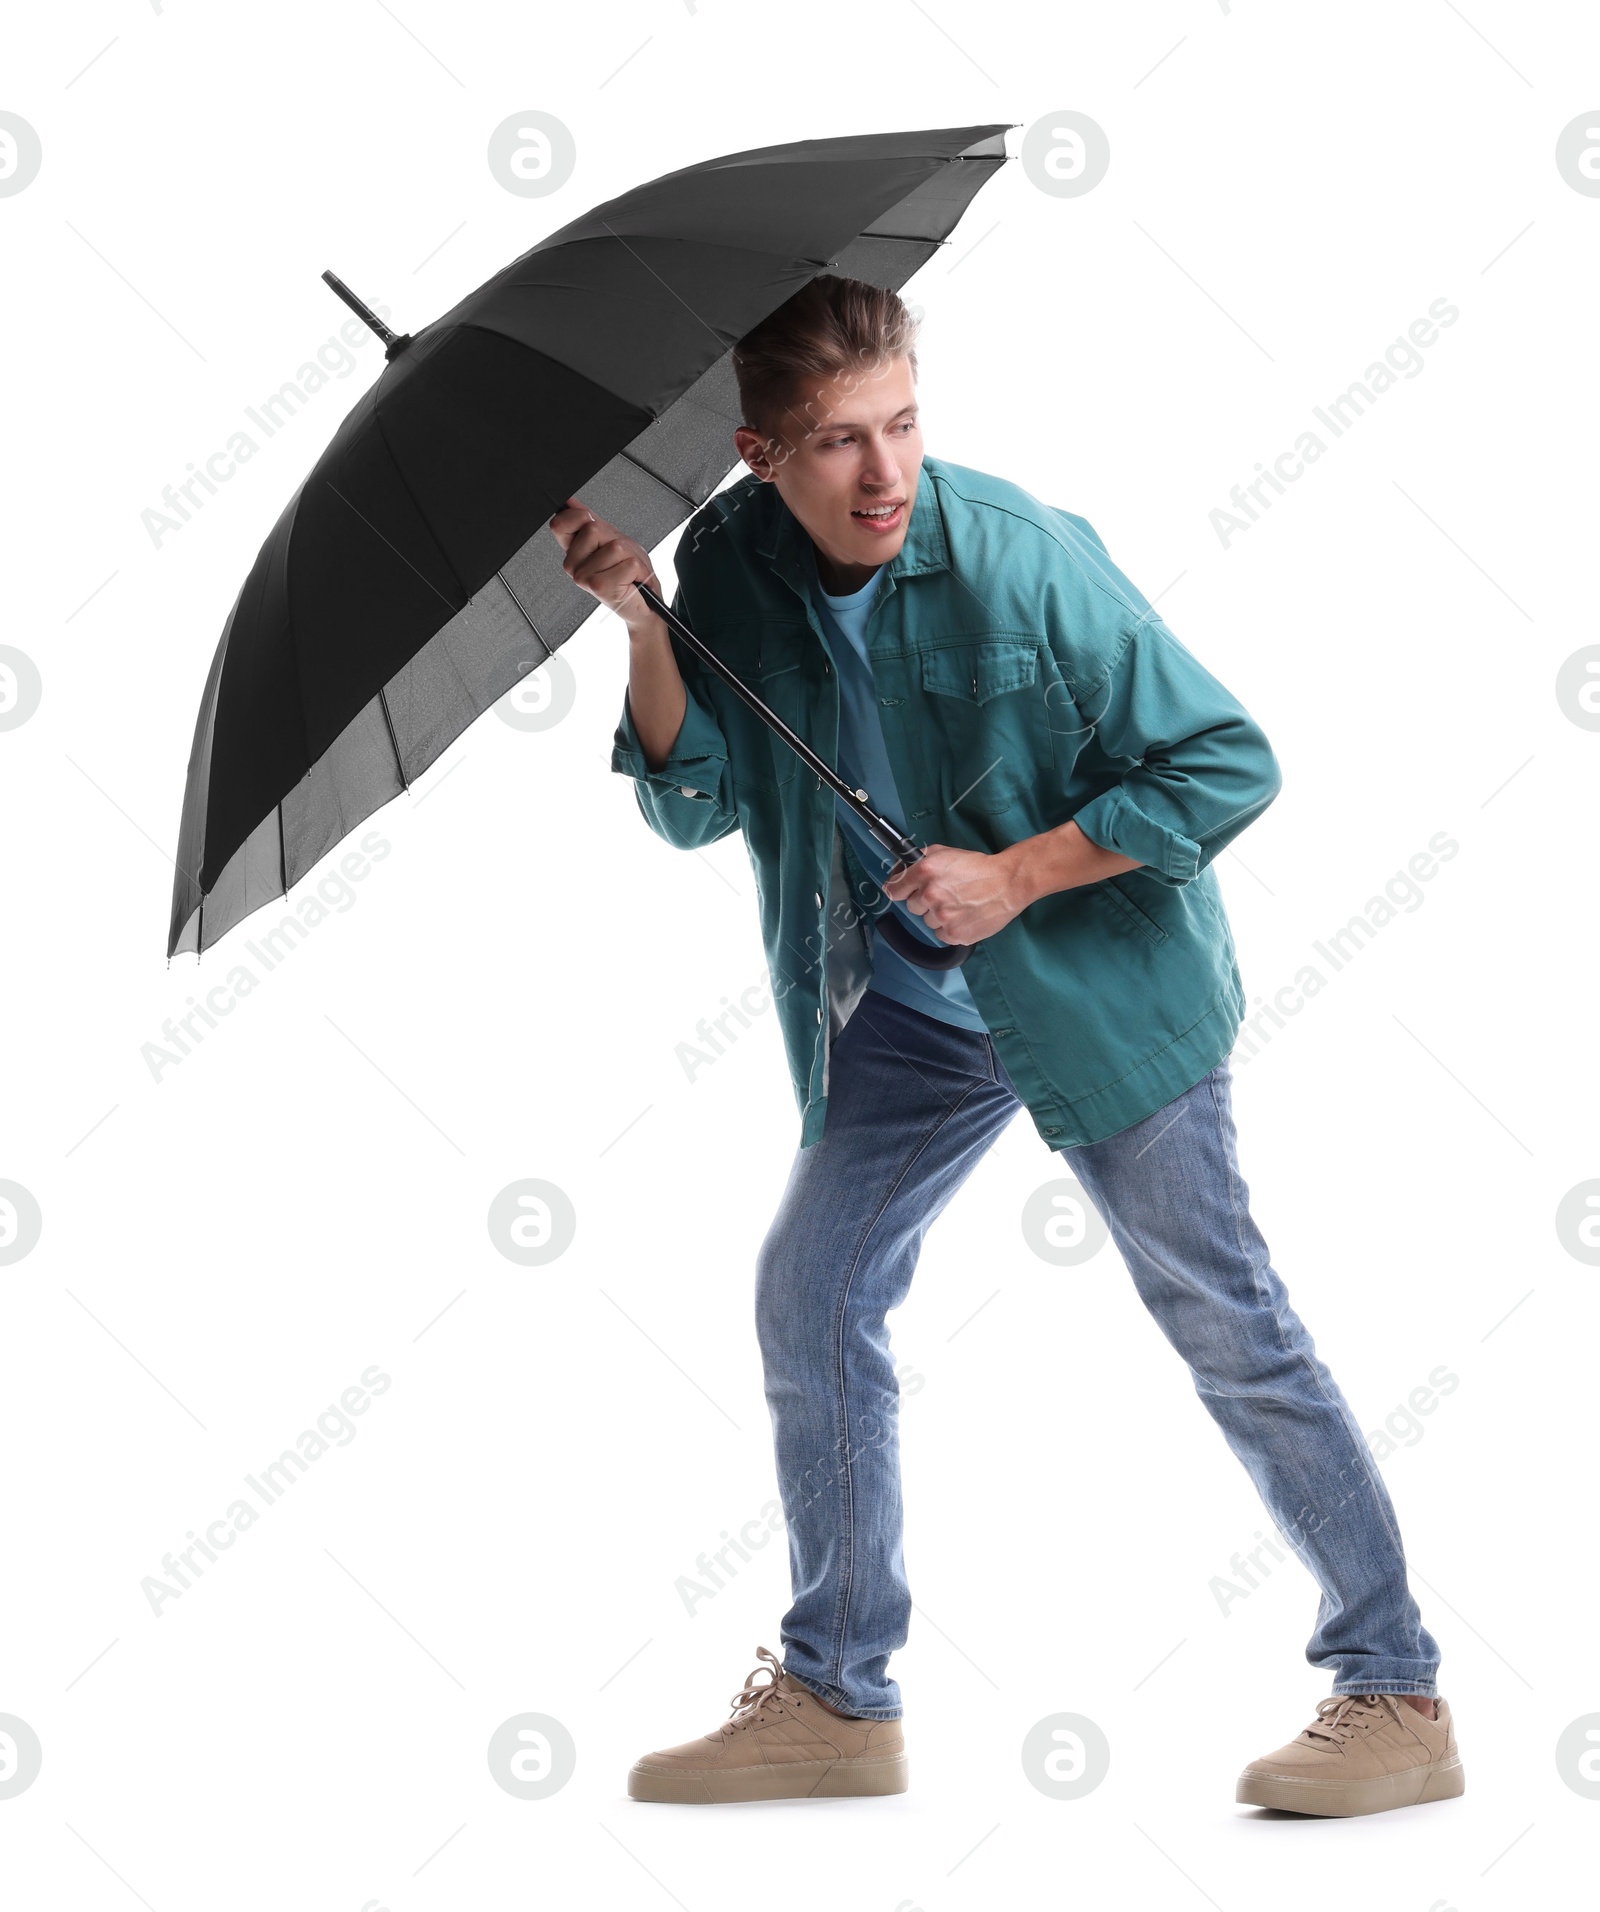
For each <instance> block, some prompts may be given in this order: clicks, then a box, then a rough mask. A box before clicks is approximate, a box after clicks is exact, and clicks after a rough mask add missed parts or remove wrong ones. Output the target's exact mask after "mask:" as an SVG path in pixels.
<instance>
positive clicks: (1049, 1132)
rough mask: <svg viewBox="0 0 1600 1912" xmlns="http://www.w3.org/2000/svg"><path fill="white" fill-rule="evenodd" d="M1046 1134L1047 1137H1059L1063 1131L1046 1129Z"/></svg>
mask: <svg viewBox="0 0 1600 1912" xmlns="http://www.w3.org/2000/svg"><path fill="white" fill-rule="evenodd" d="M1044 1133H1045V1134H1046V1135H1059V1134H1060V1133H1061V1131H1060V1129H1046V1130H1045V1131H1044Z"/></svg>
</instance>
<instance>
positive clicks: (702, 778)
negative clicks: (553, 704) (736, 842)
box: [611, 587, 739, 850]
mask: <svg viewBox="0 0 1600 1912" xmlns="http://www.w3.org/2000/svg"><path fill="white" fill-rule="evenodd" d="M672 609H673V611H674V612H675V613H676V615H677V616H679V617H680V618H682V619H683V620H684V622H685V623H686V624H688V625H689V627H690V629H691V630H692V629H693V628H694V625H693V620H692V618H691V617H690V615H689V612H688V610H687V608H686V606H685V603H684V596H683V591H682V588H681V587H680V588H679V590H678V592H677V593H676V595H675V596H674V598H673V601H672ZM671 643H672V651H673V655H674V657H675V658H676V659H677V663H678V671H679V674H680V676H681V677H682V678H683V688H684V695H685V700H686V701H685V704H684V711H683V722H682V724H681V725H680V726H679V729H678V734H677V736H676V737H675V738H674V739H673V744H672V750H671V753H670V755H669V756H668V757H667V760H666V762H665V763H664V764H662V766H661V768H660V769H659V770H652V769H651V768H650V765H649V763H648V761H647V760H646V757H645V754H644V746H643V744H642V743H641V742H640V741H639V733H638V731H637V730H636V729H635V728H634V722H633V712H632V710H631V709H630V708H629V705H628V699H627V695H626V693H624V695H623V699H622V720H621V722H620V723H619V724H618V725H617V730H616V735H615V737H614V738H613V740H612V750H611V768H612V769H613V770H614V771H616V772H617V773H618V774H619V775H621V776H624V777H631V778H632V779H633V784H634V793H635V795H636V797H637V798H638V803H639V809H640V811H641V813H642V814H643V816H644V819H645V821H646V822H647V823H648V824H649V825H650V827H651V829H652V830H654V831H655V833H656V835H657V836H659V837H661V838H663V839H664V840H665V841H666V842H668V843H670V844H672V845H673V847H674V848H675V849H680V850H698V849H700V848H702V847H703V846H704V845H705V844H707V843H715V842H717V841H718V839H719V838H721V837H725V836H727V835H728V834H729V833H730V832H731V831H733V830H735V829H737V828H738V825H739V814H738V810H737V807H736V806H735V804H734V801H733V790H732V780H731V777H730V775H729V771H728V744H727V739H726V738H725V737H724V735H723V732H722V726H721V725H720V724H719V723H718V722H717V718H716V713H715V712H714V711H713V710H712V708H711V704H710V701H709V699H708V697H707V695H706V691H705V683H704V677H703V673H702V672H701V670H700V667H699V665H698V664H697V663H696V661H695V659H694V658H693V657H692V656H690V654H689V653H688V652H687V651H686V650H685V649H684V648H683V646H682V645H681V644H680V643H679V642H678V640H677V639H676V638H675V637H673V638H671Z"/></svg>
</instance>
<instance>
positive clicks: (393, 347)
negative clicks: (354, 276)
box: [322, 272, 411, 359]
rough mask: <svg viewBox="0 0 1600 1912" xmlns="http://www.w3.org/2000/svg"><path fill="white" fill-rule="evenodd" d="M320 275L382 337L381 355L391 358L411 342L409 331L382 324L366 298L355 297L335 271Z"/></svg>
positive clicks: (358, 316)
mask: <svg viewBox="0 0 1600 1912" xmlns="http://www.w3.org/2000/svg"><path fill="white" fill-rule="evenodd" d="M322 277H323V280H324V282H325V283H326V284H328V285H330V286H331V287H332V288H333V290H334V291H335V292H336V293H337V294H338V295H339V297H340V298H341V299H343V300H344V302H345V304H346V305H347V306H349V308H350V310H351V311H352V312H354V313H355V315H356V317H357V318H358V319H360V320H361V321H362V322H363V323H364V324H365V325H367V326H368V327H370V328H371V330H372V331H373V332H374V333H376V335H377V336H378V337H379V338H380V339H382V341H383V348H384V349H383V356H384V357H385V358H386V359H392V358H393V357H394V355H395V354H396V353H397V352H403V351H404V350H405V349H406V347H407V346H408V345H409V344H410V343H411V334H410V333H409V332H393V331H391V330H390V329H389V327H388V326H386V325H385V324H384V322H383V320H382V319H380V318H379V317H378V315H377V313H376V312H374V311H373V309H372V307H371V306H370V305H368V304H367V302H366V300H365V299H360V298H357V296H356V295H355V293H353V292H352V291H351V290H350V288H349V286H347V285H346V284H345V282H344V280H343V279H341V278H340V277H339V275H338V274H337V273H336V272H324V273H323V275H322Z"/></svg>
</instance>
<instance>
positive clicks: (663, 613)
mask: <svg viewBox="0 0 1600 1912" xmlns="http://www.w3.org/2000/svg"><path fill="white" fill-rule="evenodd" d="M638 590H639V595H640V597H642V598H643V599H644V601H645V603H646V604H648V605H649V606H650V608H651V610H652V611H654V612H655V614H656V616H657V617H659V618H660V619H661V621H662V622H663V623H664V624H665V625H666V626H667V628H668V629H669V630H670V631H671V632H672V633H673V635H674V636H675V637H677V638H679V639H681V640H682V642H683V643H684V644H685V645H686V646H687V647H688V649H689V650H691V651H693V653H694V654H695V656H696V657H698V658H699V660H700V662H701V663H702V664H704V665H705V666H706V668H707V669H708V670H712V671H715V672H716V674H717V676H718V677H720V678H721V679H722V681H723V683H725V684H726V685H727V686H728V688H729V690H731V691H732V692H733V693H734V695H735V696H737V697H739V698H741V699H742V700H743V701H744V702H745V703H746V704H748V705H749V707H750V708H751V709H752V710H753V711H754V712H755V714H756V715H757V716H758V717H759V718H760V719H761V721H762V722H763V723H764V724H766V725H767V726H768V728H769V729H771V730H775V731H776V732H777V733H778V735H779V736H780V737H781V738H782V739H783V741H784V742H785V743H786V744H787V745H788V746H789V748H790V749H791V750H792V751H793V752H794V753H795V755H796V756H797V757H798V758H799V759H800V761H801V762H802V763H803V764H805V766H806V767H807V769H809V770H811V771H813V772H814V773H815V775H816V777H817V780H818V782H819V783H825V784H826V785H827V786H828V788H829V789H830V790H831V791H832V792H833V793H834V795H835V796H837V797H838V798H840V800H841V801H842V802H844V803H847V804H849V806H850V808H851V809H852V810H854V811H855V813H856V815H857V816H858V817H860V819H861V821H862V822H863V823H864V824H865V825H866V826H867V828H868V829H869V830H870V831H871V832H872V834H873V835H874V836H875V837H876V838H877V839H878V841H879V842H880V843H881V844H882V845H883V847H884V848H885V849H886V850H888V851H889V852H890V854H891V855H893V856H896V857H898V858H899V859H900V861H901V862H902V863H917V862H920V861H921V858H922V848H921V846H920V845H919V844H916V843H913V842H912V841H911V839H910V837H908V836H907V835H905V833H904V832H903V831H901V830H897V829H896V828H895V826H894V825H893V824H892V823H891V822H890V821H889V819H888V818H887V817H884V816H880V815H879V814H878V812H877V811H876V810H874V809H873V807H872V805H871V803H870V802H869V801H868V800H867V798H866V797H865V796H864V795H863V794H862V793H861V792H860V791H859V790H856V789H853V788H852V787H851V785H849V784H848V783H846V782H845V780H844V779H843V777H841V776H840V775H839V774H838V773H837V772H836V771H834V770H831V769H829V767H828V766H827V764H825V763H824V762H823V761H822V759H821V758H820V757H819V756H818V755H817V753H816V752H815V751H814V750H813V749H812V748H811V746H810V744H808V743H807V742H806V740H805V738H804V737H802V736H800V735H799V734H798V733H797V732H795V731H793V730H791V729H790V728H789V726H788V725H787V724H786V723H785V722H784V721H783V719H782V718H781V717H780V716H779V715H778V713H777V712H776V711H775V710H773V709H772V708H771V706H770V705H767V704H764V703H763V702H762V701H761V699H760V698H759V697H758V696H757V695H756V694H755V692H754V691H753V690H752V689H751V688H750V686H749V685H748V684H747V683H745V682H744V680H743V679H742V678H740V677H737V676H735V675H734V673H733V672H732V671H731V670H730V669H729V668H728V666H727V665H726V664H724V663H723V661H722V659H721V658H720V657H718V656H717V654H716V652H715V651H713V650H711V649H709V648H708V647H707V646H706V645H704V644H702V643H701V641H700V639H699V638H698V637H696V636H695V634H694V632H693V631H691V630H690V629H689V627H688V625H687V624H685V623H684V621H683V619H682V618H681V617H679V616H678V615H677V613H676V612H675V611H673V610H671V609H669V608H668V606H667V605H665V604H663V603H662V601H661V599H660V598H659V597H657V596H656V594H655V592H654V591H652V590H651V589H650V587H649V585H648V584H641V585H640V586H639V587H638Z"/></svg>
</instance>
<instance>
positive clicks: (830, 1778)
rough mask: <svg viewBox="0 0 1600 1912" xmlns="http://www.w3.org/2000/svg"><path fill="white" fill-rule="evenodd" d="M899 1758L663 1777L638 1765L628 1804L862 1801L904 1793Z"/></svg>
mask: <svg viewBox="0 0 1600 1912" xmlns="http://www.w3.org/2000/svg"><path fill="white" fill-rule="evenodd" d="M908 1784H909V1778H908V1772H907V1767H906V1756H905V1754H904V1753H893V1754H890V1755H888V1756H887V1757H885V1758H880V1759H808V1760H797V1761H796V1762H794V1763H793V1764H792V1765H786V1766H738V1767H729V1768H726V1769H716V1768H709V1767H701V1768H699V1769H695V1768H686V1769H684V1770H682V1771H675V1772H674V1771H663V1770H662V1769H661V1768H659V1767H655V1766H647V1765H645V1764H644V1762H643V1761H641V1762H640V1763H639V1764H638V1765H636V1766H635V1767H634V1768H633V1770H632V1771H631V1772H630V1773H629V1774H628V1797H629V1798H630V1799H647V1800H654V1801H656V1802H658V1803H659V1804H662V1805H670V1806H724V1805H735V1804H737V1803H739V1802H740V1801H742V1800H751V1799H862V1798H878V1797H881V1796H882V1795H883V1794H885V1793H903V1792H904V1791H905V1790H906V1788H907V1785H908Z"/></svg>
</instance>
